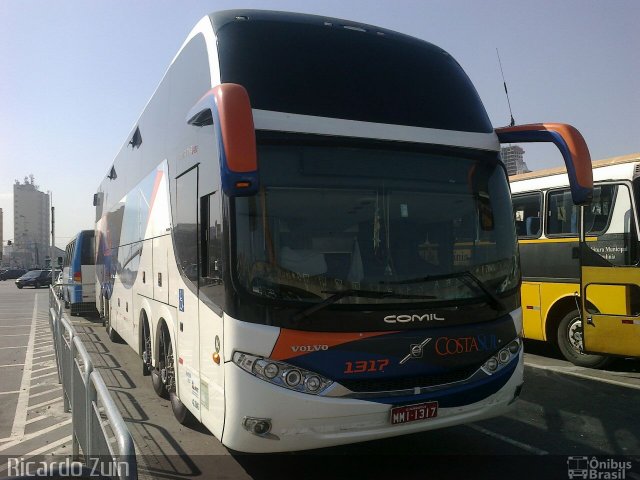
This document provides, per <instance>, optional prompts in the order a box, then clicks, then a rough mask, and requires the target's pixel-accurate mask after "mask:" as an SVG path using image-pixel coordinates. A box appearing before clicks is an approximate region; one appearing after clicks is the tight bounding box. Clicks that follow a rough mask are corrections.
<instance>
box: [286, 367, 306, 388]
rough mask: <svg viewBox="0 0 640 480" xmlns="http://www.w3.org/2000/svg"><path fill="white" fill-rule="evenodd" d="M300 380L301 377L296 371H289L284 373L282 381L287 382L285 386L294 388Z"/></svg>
mask: <svg viewBox="0 0 640 480" xmlns="http://www.w3.org/2000/svg"><path fill="white" fill-rule="evenodd" d="M300 380H302V375H300V372H299V371H298V370H289V371H286V372H284V381H285V382H287V385H289V386H290V387H295V386H296V385H298V384H299V383H300Z"/></svg>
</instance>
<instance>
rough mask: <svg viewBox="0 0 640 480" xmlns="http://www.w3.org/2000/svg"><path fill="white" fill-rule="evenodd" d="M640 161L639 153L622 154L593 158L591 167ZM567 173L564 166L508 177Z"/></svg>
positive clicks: (513, 179)
mask: <svg viewBox="0 0 640 480" xmlns="http://www.w3.org/2000/svg"><path fill="white" fill-rule="evenodd" d="M633 162H640V153H632V154H629V155H622V156H619V157H611V158H604V159H602V160H595V161H593V162H592V165H593V168H594V169H595V168H602V167H609V166H611V165H621V164H623V163H633ZM563 173H567V169H566V167H554V168H546V169H544V170H536V171H534V172H529V173H521V174H519V175H511V176H510V177H509V181H510V182H518V181H520V180H530V179H533V178H541V177H549V176H551V175H562V174H563Z"/></svg>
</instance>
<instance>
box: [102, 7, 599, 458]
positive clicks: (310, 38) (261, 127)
mask: <svg viewBox="0 0 640 480" xmlns="http://www.w3.org/2000/svg"><path fill="white" fill-rule="evenodd" d="M501 140H504V141H509V142H511V141H521V140H525V141H526V140H532V141H554V142H555V143H556V144H558V145H559V146H560V147H561V149H563V152H564V153H565V158H566V160H567V162H568V163H567V165H568V166H569V167H570V173H571V178H572V179H573V180H574V182H573V184H572V186H573V187H574V199H575V200H576V201H577V202H585V201H587V200H588V198H589V196H590V188H591V185H590V181H591V180H590V160H589V157H588V152H587V151H586V147H585V146H584V145H583V143H584V142H583V141H582V138H581V137H580V136H579V134H578V133H577V132H576V131H575V130H573V129H571V128H570V127H566V126H562V125H542V124H540V125H530V126H520V127H511V128H503V129H498V130H496V131H494V129H493V127H492V126H491V123H490V122H489V119H488V117H487V114H486V112H485V110H484V107H483V105H482V103H481V101H480V99H479V97H478V95H477V93H476V91H475V89H474V87H473V85H472V84H471V82H470V80H469V79H468V77H467V76H466V74H465V73H464V71H463V70H462V68H461V67H460V65H459V64H458V63H457V62H456V61H455V60H454V59H453V58H452V57H451V56H450V55H449V54H447V53H446V52H445V51H443V50H442V49H440V48H438V47H436V46H434V45H432V44H429V43H427V42H424V41H421V40H418V39H415V38H411V37H408V36H405V35H402V34H399V33H395V32H392V31H388V30H385V29H381V28H377V27H372V26H369V25H363V24H358V23H354V22H351V21H345V20H338V19H333V18H326V17H318V16H310V15H298V14H285V13H276V12H264V11H226V12H221V13H216V14H212V15H211V16H208V17H205V18H204V19H202V20H201V21H200V22H199V23H198V24H197V25H196V27H195V28H194V30H193V31H192V32H191V34H190V35H189V36H188V38H187V40H186V41H185V43H184V45H183V46H182V48H181V49H180V51H179V53H178V54H177V55H176V57H175V58H174V60H173V62H172V63H171V66H170V67H169V69H168V71H167V73H166V74H165V76H164V78H163V79H162V81H161V83H160V85H159V86H158V88H157V90H156V92H155V94H154V95H153V97H152V98H151V100H150V101H149V103H148V104H147V106H146V108H145V109H144V111H143V113H142V115H141V116H140V118H139V120H138V121H137V123H136V124H135V125H134V127H133V128H132V130H131V133H130V135H129V137H128V138H127V139H126V140H125V142H124V144H123V146H122V148H121V150H120V153H119V154H118V156H117V157H116V159H115V161H114V163H113V165H110V166H109V167H108V169H107V175H106V178H105V179H104V180H103V181H102V183H101V185H100V187H99V189H98V192H97V194H96V196H95V204H96V246H97V250H96V255H97V269H96V270H97V282H98V285H97V287H98V288H97V304H98V306H99V307H100V310H101V312H102V314H103V315H104V317H105V322H106V324H107V328H108V331H109V332H110V335H111V336H112V337H116V336H117V335H119V336H120V337H122V338H123V339H124V340H125V341H126V342H127V343H128V344H129V345H130V346H131V347H132V348H133V349H134V350H135V351H136V352H137V353H138V354H139V355H140V358H141V364H142V368H143V370H144V372H145V373H149V374H150V375H151V376H152V381H153V385H154V388H155V390H156V392H157V393H158V394H159V395H160V396H162V397H165V398H169V399H170V402H171V406H172V409H173V412H174V414H175V416H176V418H177V419H178V420H179V421H180V422H183V423H185V422H190V421H191V422H192V421H199V422H202V423H203V424H204V425H205V426H206V427H207V428H208V429H209V430H211V432H212V433H213V434H214V435H215V436H216V437H217V438H219V439H220V440H221V441H222V443H223V444H224V445H226V446H227V447H229V448H232V449H235V450H239V451H248V452H269V451H288V450H300V449H309V448H316V447H323V446H329V445H337V444H344V443H351V442H357V441H364V440H369V439H375V438H383V437H390V436H396V435H402V434H408V433H412V432H417V431H423V430H428V429H434V428H440V427H446V426H450V425H455V424H459V423H463V422H470V421H476V420H480V419H483V418H487V417H491V416H495V415H499V414H501V413H503V412H504V411H505V409H506V408H507V407H508V405H509V404H511V403H512V402H513V401H514V400H515V399H516V397H517V396H518V394H519V391H520V388H521V385H522V381H523V378H522V372H523V366H522V349H521V341H520V337H521V333H522V319H521V317H522V315H521V309H520V290H519V286H520V269H519V259H518V250H517V244H516V235H515V229H514V220H513V210H512V207H511V200H510V192H509V185H508V181H507V175H506V172H505V168H504V166H503V164H502V162H501V161H500V159H499V154H498V152H499V146H500V141H501ZM567 145H569V146H575V145H577V146H578V147H579V148H577V149H576V148H573V147H572V148H567Z"/></svg>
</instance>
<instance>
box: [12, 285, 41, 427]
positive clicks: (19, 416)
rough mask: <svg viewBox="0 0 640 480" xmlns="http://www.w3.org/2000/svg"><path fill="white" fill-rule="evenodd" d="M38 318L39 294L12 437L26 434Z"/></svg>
mask: <svg viewBox="0 0 640 480" xmlns="http://www.w3.org/2000/svg"><path fill="white" fill-rule="evenodd" d="M37 318H38V294H37V293H36V294H35V296H34V298H33V314H32V315H31V330H30V331H29V343H28V345H27V354H26V355H25V359H24V369H23V370H22V382H20V395H19V396H18V403H17V405H16V416H15V418H14V420H13V427H12V428H11V436H12V437H21V436H23V435H24V427H25V424H26V422H27V409H28V408H29V390H30V388H31V369H32V368H33V366H32V364H33V344H34V342H35V336H36V322H37Z"/></svg>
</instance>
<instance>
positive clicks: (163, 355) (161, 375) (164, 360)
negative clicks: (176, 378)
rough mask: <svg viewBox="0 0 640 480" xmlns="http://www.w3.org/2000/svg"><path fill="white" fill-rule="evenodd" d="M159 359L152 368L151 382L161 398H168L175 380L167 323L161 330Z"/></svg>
mask: <svg viewBox="0 0 640 480" xmlns="http://www.w3.org/2000/svg"><path fill="white" fill-rule="evenodd" d="M157 350H158V361H157V362H156V368H154V369H153V370H151V383H152V384H153V390H154V391H155V392H156V395H158V396H159V397H160V398H164V399H168V398H169V391H170V389H171V383H172V382H173V365H172V359H173V353H172V352H173V348H172V347H171V339H170V338H169V333H168V332H167V327H166V325H163V326H162V327H161V330H160V343H159V344H158V349H157Z"/></svg>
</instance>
